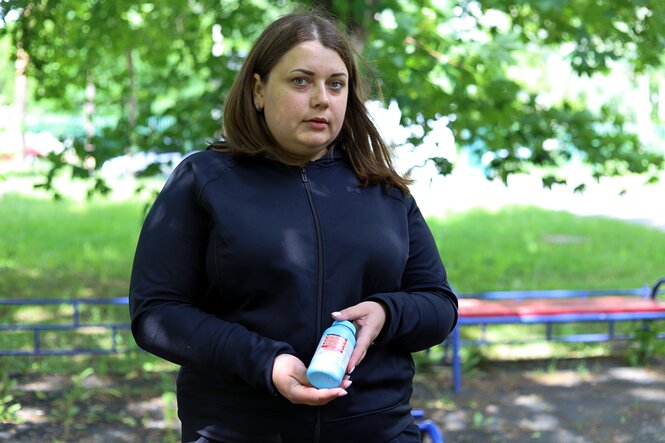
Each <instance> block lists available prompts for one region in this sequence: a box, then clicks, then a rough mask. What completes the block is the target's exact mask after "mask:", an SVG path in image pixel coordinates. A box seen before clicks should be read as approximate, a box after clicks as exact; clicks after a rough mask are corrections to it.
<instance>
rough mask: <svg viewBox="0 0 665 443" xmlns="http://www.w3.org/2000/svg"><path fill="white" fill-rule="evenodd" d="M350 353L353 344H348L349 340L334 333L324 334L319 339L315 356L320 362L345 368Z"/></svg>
mask: <svg viewBox="0 0 665 443" xmlns="http://www.w3.org/2000/svg"><path fill="white" fill-rule="evenodd" d="M351 353H353V346H351V345H349V340H347V339H346V338H344V337H342V336H339V335H336V334H326V335H325V336H324V337H323V339H322V340H321V345H320V346H319V349H318V350H317V351H316V355H315V357H316V358H318V359H319V362H320V363H324V362H326V363H324V364H333V365H338V366H341V367H343V369H344V370H346V365H347V364H348V362H349V359H350V358H351Z"/></svg>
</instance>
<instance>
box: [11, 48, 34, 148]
mask: <svg viewBox="0 0 665 443" xmlns="http://www.w3.org/2000/svg"><path fill="white" fill-rule="evenodd" d="M29 63H30V57H29V56H28V53H27V52H25V51H24V50H23V48H18V50H17V51H16V63H15V67H16V78H15V90H14V116H13V121H14V123H13V125H12V129H11V130H10V132H11V133H12V135H13V136H12V137H11V138H10V144H11V145H12V151H13V152H16V153H19V152H20V153H21V155H22V157H23V159H25V158H26V157H27V155H28V150H27V146H26V145H25V113H26V110H27V103H28V76H27V70H28V64H29Z"/></svg>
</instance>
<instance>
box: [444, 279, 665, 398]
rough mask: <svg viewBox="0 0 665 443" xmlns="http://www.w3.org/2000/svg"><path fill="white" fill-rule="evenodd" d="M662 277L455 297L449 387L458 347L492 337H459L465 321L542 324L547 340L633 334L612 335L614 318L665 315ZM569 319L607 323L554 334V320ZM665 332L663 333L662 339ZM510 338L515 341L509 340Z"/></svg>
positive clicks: (458, 365) (457, 376) (456, 373)
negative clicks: (609, 285)
mask: <svg viewBox="0 0 665 443" xmlns="http://www.w3.org/2000/svg"><path fill="white" fill-rule="evenodd" d="M663 283H665V278H662V279H660V280H659V281H657V282H656V283H655V284H654V285H653V286H651V287H649V286H644V287H642V288H636V289H624V290H540V291H496V292H484V293H478V294H465V295H461V296H460V297H459V314H460V318H459V322H458V324H457V327H456V328H455V330H454V331H453V333H452V334H451V340H452V353H453V355H452V365H453V389H454V390H455V391H460V390H461V389H462V362H461V356H460V350H461V347H462V346H463V345H465V344H475V345H479V344H490V343H492V342H491V341H490V340H487V339H484V338H483V339H481V340H462V339H461V337H460V329H461V328H462V327H464V326H470V325H473V326H479V325H480V326H482V327H483V328H486V327H487V326H488V325H491V324H545V325H547V333H546V337H545V339H546V340H550V341H567V342H598V341H609V340H617V339H629V338H631V337H630V336H628V335H625V334H616V333H615V331H614V323H615V322H617V321H640V320H641V321H646V320H659V319H665V301H660V300H657V299H656V295H657V293H658V292H659V288H660V286H661V285H662V284H663ZM571 322H606V323H608V325H609V327H608V331H607V332H606V333H601V334H598V333H593V334H592V333H585V334H574V335H565V336H554V335H553V334H552V325H553V324H555V323H571ZM662 337H665V334H662V335H661V338H662ZM512 343H516V342H515V341H513V342H512Z"/></svg>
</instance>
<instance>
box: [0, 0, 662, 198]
mask: <svg viewBox="0 0 665 443" xmlns="http://www.w3.org/2000/svg"><path fill="white" fill-rule="evenodd" d="M307 4H314V5H317V6H319V7H323V8H325V9H327V10H328V11H330V12H332V13H333V14H334V15H335V16H337V17H339V19H340V21H341V22H342V23H343V24H344V25H346V27H347V28H348V29H349V31H350V33H351V34H352V36H353V38H354V41H356V42H357V44H358V47H359V49H360V50H361V52H362V53H363V55H364V56H365V58H366V59H367V60H368V61H369V66H370V68H368V69H369V71H368V73H369V72H370V71H371V72H374V73H377V74H378V75H377V76H380V83H381V86H382V89H383V91H384V93H385V95H384V100H385V102H386V103H389V102H391V101H396V102H397V103H398V105H399V108H400V110H401V112H402V123H403V124H405V125H415V126H417V127H418V128H419V129H417V130H415V131H414V133H413V137H412V138H411V140H410V141H411V142H412V143H414V144H416V145H419V144H420V143H421V142H422V140H423V138H424V136H425V135H427V133H428V132H429V130H430V129H431V125H432V121H434V120H436V119H439V118H445V119H446V120H447V121H448V122H449V127H450V129H451V130H452V131H453V133H454V135H455V138H456V140H457V143H458V144H459V146H460V148H462V149H467V150H469V151H470V152H472V153H473V154H474V155H477V156H482V155H483V154H485V153H489V154H488V155H487V156H486V158H489V159H490V160H489V161H488V162H487V164H486V174H487V176H488V178H491V179H493V178H499V179H501V180H503V181H504V182H505V181H506V180H507V179H508V177H509V176H510V175H511V174H514V173H518V172H523V171H526V170H529V167H530V166H532V165H535V166H538V167H545V168H547V170H545V171H544V172H542V176H543V184H544V185H545V186H551V185H552V184H554V183H558V182H562V181H564V179H561V178H559V177H557V176H556V168H557V167H558V166H560V165H561V164H562V163H564V162H566V161H568V160H569V159H570V158H573V157H576V158H580V159H582V160H583V161H585V162H587V163H589V164H590V165H592V166H593V176H594V177H595V178H596V179H597V178H599V177H602V176H612V175H621V174H625V173H627V172H636V173H643V174H648V175H649V176H650V179H652V180H653V179H654V177H655V176H656V172H657V170H659V169H662V168H663V155H662V152H654V150H652V149H650V147H649V146H646V145H645V144H644V142H642V141H641V140H640V139H639V137H638V136H637V134H636V133H634V132H633V131H632V130H630V123H631V122H630V121H628V120H627V118H626V116H625V114H624V113H622V112H621V110H617V109H614V108H613V107H612V106H611V105H609V104H606V105H604V106H602V107H601V108H600V109H590V108H589V107H588V106H587V104H586V103H585V101H584V98H583V97H581V98H575V97H554V98H551V97H550V98H546V97H547V94H548V90H547V88H548V85H547V84H543V81H536V82H534V81H532V80H533V79H529V78H527V79H524V78H519V76H518V75H516V74H515V73H514V70H512V69H511V68H514V67H518V66H521V67H528V66H530V67H531V68H534V67H536V68H537V69H535V70H533V74H535V76H537V77H543V76H544V75H545V73H544V70H543V66H545V62H546V60H547V57H549V56H552V55H557V54H558V55H561V54H563V56H565V57H566V59H567V60H568V63H569V65H570V68H571V70H572V72H573V73H575V74H577V75H582V76H593V75H602V74H606V73H607V72H609V70H610V69H611V68H612V67H613V66H617V65H618V64H622V63H623V64H628V65H630V66H631V67H632V68H633V69H634V72H636V73H642V72H650V71H652V70H654V69H656V68H658V67H660V66H661V64H662V62H663V55H662V54H663V53H664V51H663V50H664V46H665V38H664V35H665V34H664V33H665V31H663V30H664V29H665V4H663V3H662V2H659V1H657V0H639V1H638V0H632V1H625V0H582V1H576V2H572V1H552V0H532V1H523V0H482V1H480V0H456V1H454V0H439V1H435V0H421V1H415V0H383V1H375V0H354V1H351V2H338V1H332V0H327V1H326V0H318V1H312V2H309V3H308V2H305V5H307ZM293 7H294V4H293V2H292V1H286V0H283V1H280V2H276V3H274V2H267V1H265V0H248V1H243V2H242V5H241V2H239V1H238V0H198V1H188V0H168V1H163V2H159V4H156V3H153V2H149V1H142V2H134V1H130V0H117V1H113V2H99V1H96V0H83V1H79V0H61V1H58V2H33V1H28V0H6V1H4V2H2V3H1V4H0V19H3V22H4V25H3V26H1V27H0V32H5V33H9V34H10V35H11V36H12V38H13V41H14V42H15V44H16V45H17V46H18V47H22V48H23V49H25V50H26V51H27V52H28V54H29V56H30V60H31V67H30V71H29V72H30V76H31V77H32V78H33V79H34V80H35V81H36V83H37V84H38V88H37V92H36V98H37V99H38V100H39V101H40V103H50V104H51V105H52V106H53V108H54V109H58V110H59V111H63V110H69V111H74V112H75V111H76V110H77V109H80V108H81V107H82V106H83V105H84V103H85V100H86V99H85V89H86V86H87V85H88V84H94V85H95V86H96V95H95V98H94V101H95V104H96V106H97V111H96V112H97V113H98V114H99V115H101V116H110V117H111V118H112V123H111V124H108V125H105V126H102V127H97V132H96V135H95V136H94V137H89V138H88V139H86V138H85V137H84V136H78V137H75V138H74V139H73V140H70V142H69V149H68V150H69V151H70V153H71V152H74V153H75V156H71V155H64V154H63V155H56V154H52V155H51V156H50V157H49V160H50V161H51V162H52V164H53V167H54V168H55V169H60V168H69V169H71V171H72V173H73V174H74V176H79V177H86V178H91V179H92V182H91V183H92V185H91V192H93V193H94V192H101V193H106V192H108V191H109V189H108V188H107V187H106V185H105V183H104V181H103V179H101V178H100V177H99V174H98V171H99V168H100V167H101V166H102V165H103V163H104V162H105V161H107V160H108V159H110V158H113V157H115V156H118V155H121V154H123V153H127V152H134V151H137V150H155V151H179V152H189V151H191V150H193V149H199V148H201V147H203V146H204V145H205V142H206V141H207V140H212V139H215V138H218V137H219V136H220V119H221V104H222V102H223V100H224V97H225V93H226V91H227V89H228V88H229V86H230V84H231V82H232V80H233V77H234V76H235V74H236V72H237V70H238V69H239V66H240V63H241V61H242V59H243V57H244V56H245V54H246V53H247V50H248V48H249V45H250V42H251V41H252V40H253V39H254V38H255V37H256V36H257V35H258V33H259V32H260V31H261V29H262V28H263V26H264V25H265V24H266V23H267V22H268V21H270V20H271V19H272V18H274V17H275V16H276V15H278V14H280V13H283V12H286V11H288V10H291V9H292V8H293ZM12 14H13V15H14V17H15V18H14V17H12ZM8 17H9V19H8ZM570 79H571V80H572V81H574V79H575V77H574V76H572V74H571V77H570ZM549 92H551V91H549ZM432 160H433V161H434V163H435V165H436V166H437V167H438V168H439V170H440V172H441V173H443V174H446V173H448V172H450V170H451V166H452V163H451V162H450V161H451V159H447V158H445V157H442V156H436V157H434V158H433V159H432ZM53 176H54V174H51V175H48V176H47V177H46V181H45V183H44V186H46V187H47V188H51V187H53V180H52V178H53ZM577 185H578V189H583V187H584V184H583V183H579V184H577Z"/></svg>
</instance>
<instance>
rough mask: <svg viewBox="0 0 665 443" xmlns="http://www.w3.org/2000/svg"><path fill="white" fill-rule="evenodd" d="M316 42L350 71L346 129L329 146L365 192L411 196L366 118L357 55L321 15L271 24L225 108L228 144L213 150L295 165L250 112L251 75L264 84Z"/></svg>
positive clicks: (295, 16) (216, 145)
mask: <svg viewBox="0 0 665 443" xmlns="http://www.w3.org/2000/svg"><path fill="white" fill-rule="evenodd" d="M311 40H318V41H319V42H320V43H321V44H322V45H323V46H325V47H327V48H330V49H332V50H334V51H335V52H337V54H339V56H340V58H341V59H342V61H343V62H344V64H345V65H346V68H347V69H348V71H349V95H348V101H347V105H346V114H345V117H344V123H343V124H342V129H341V130H340V133H339V135H338V136H337V138H336V139H335V141H334V142H333V143H332V145H334V147H338V148H342V149H344V150H345V151H346V152H347V157H348V159H349V162H350V164H351V167H352V169H353V171H354V173H355V175H356V176H357V177H358V180H359V181H360V183H361V184H362V185H363V186H367V185H369V184H375V183H380V184H385V185H389V186H395V187H397V188H399V189H400V190H401V191H402V192H404V193H405V194H408V193H409V190H408V184H409V183H410V180H408V179H406V178H404V177H402V176H400V175H399V174H398V173H397V171H396V170H395V168H394V167H393V164H392V160H391V156H390V149H389V148H388V145H387V144H386V142H385V141H384V140H383V138H382V137H381V135H380V134H379V131H378V130H377V129H376V126H374V123H373V122H372V120H371V119H370V117H369V114H368V112H367V108H366V107H365V101H366V100H367V97H366V92H365V86H364V85H363V82H362V81H361V79H360V76H359V74H358V67H357V64H356V58H355V56H356V54H355V51H354V50H353V48H352V46H351V45H350V43H349V41H348V39H347V37H346V36H345V35H344V34H343V33H342V32H341V31H340V30H339V29H338V28H337V27H336V26H335V25H334V24H333V23H332V21H331V20H329V19H327V18H325V17H323V16H322V15H321V14H320V13H318V12H317V13H296V14H290V15H286V16H283V17H281V18H278V19H277V20H275V21H274V22H272V23H271V24H270V25H268V27H267V28H266V29H265V30H264V31H263V33H262V34H261V35H260V36H259V38H258V39H257V40H256V42H255V43H254V46H253V47H252V50H251V51H250V53H249V55H248V56H247V58H246V59H245V62H244V63H243V65H242V68H241V69H240V72H239V73H238V76H237V77H236V79H235V81H234V82H233V85H232V86H231V89H230V90H229V94H228V96H227V98H226V102H225V103H224V117H223V118H224V124H223V128H222V132H223V136H224V138H225V139H226V142H221V143H219V142H218V143H213V144H212V147H213V148H215V149H218V150H220V151H224V152H228V153H230V154H233V155H242V156H255V155H264V156H267V157H270V158H273V159H275V160H278V161H280V162H282V163H284V164H288V165H295V164H297V162H296V161H295V160H294V158H293V157H291V156H290V155H289V154H288V153H287V152H286V151H284V150H282V149H280V148H279V146H278V144H277V142H276V141H275V139H274V138H273V137H272V135H271V133H270V130H269V129H268V126H267V125H266V122H265V119H264V117H263V114H262V113H260V112H257V111H256V109H255V108H254V100H253V96H252V86H253V82H254V78H253V75H254V74H255V73H256V74H259V75H260V76H261V78H262V79H265V80H267V78H268V76H269V74H270V72H271V70H272V69H273V67H274V66H275V65H276V64H277V63H278V62H279V59H280V58H281V57H282V56H283V55H284V54H285V53H286V52H288V51H289V50H290V49H292V48H293V47H294V46H296V45H298V44H300V43H302V42H305V41H311Z"/></svg>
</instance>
